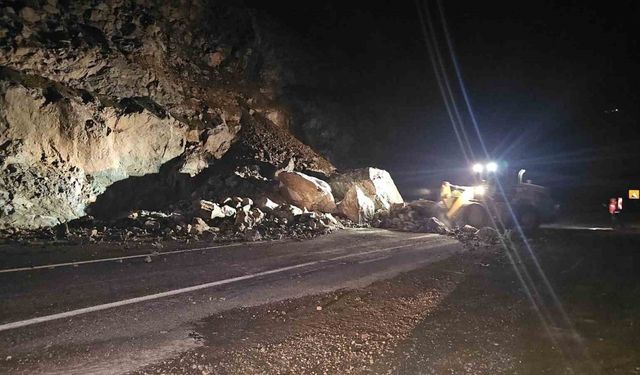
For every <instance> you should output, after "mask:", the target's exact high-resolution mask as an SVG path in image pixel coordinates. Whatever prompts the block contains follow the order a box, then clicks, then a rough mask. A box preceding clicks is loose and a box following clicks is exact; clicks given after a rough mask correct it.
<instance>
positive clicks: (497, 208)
mask: <svg viewBox="0 0 640 375" xmlns="http://www.w3.org/2000/svg"><path fill="white" fill-rule="evenodd" d="M473 171H474V173H475V174H476V181H477V182H478V183H477V184H476V185H474V186H460V185H453V184H451V183H449V182H447V181H444V182H443V183H442V186H441V188H440V202H441V203H440V204H441V206H442V207H443V208H444V211H445V216H446V218H447V219H448V220H449V221H450V222H451V223H452V224H454V225H458V226H463V225H466V224H468V225H472V226H474V227H476V228H480V227H484V226H493V225H499V226H504V227H509V226H512V225H513V224H514V223H515V222H516V221H517V222H518V223H519V224H520V226H521V227H522V228H524V229H527V230H529V229H535V228H537V227H538V226H539V225H540V224H541V223H544V222H550V221H553V220H554V218H555V214H556V211H557V209H558V206H557V205H556V204H555V202H554V201H553V200H552V199H551V195H550V194H549V192H548V190H547V189H546V188H544V187H543V186H540V185H535V184H532V183H531V181H526V182H523V177H524V174H525V172H526V171H525V170H524V169H521V170H520V171H519V172H518V177H517V180H516V181H517V182H516V183H513V182H512V181H509V180H507V181H499V180H498V173H497V172H498V165H497V164H496V163H493V162H492V163H488V164H486V165H482V164H475V165H474V166H473ZM499 184H500V185H499Z"/></svg>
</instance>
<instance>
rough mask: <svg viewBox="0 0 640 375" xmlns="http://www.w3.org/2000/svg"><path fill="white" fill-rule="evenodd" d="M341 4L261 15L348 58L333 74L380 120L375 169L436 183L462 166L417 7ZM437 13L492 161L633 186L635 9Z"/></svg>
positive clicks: (560, 5) (540, 7)
mask: <svg viewBox="0 0 640 375" xmlns="http://www.w3.org/2000/svg"><path fill="white" fill-rule="evenodd" d="M345 3H347V2H344V1H340V2H339V1H327V2H319V3H318V4H316V5H309V4H307V3H305V4H301V5H299V6H298V7H297V8H296V7H293V8H292V7H291V6H285V5H284V3H283V4H282V5H277V3H276V4H274V3H273V2H270V4H269V5H268V6H267V5H264V6H263V7H265V8H266V7H268V8H269V9H268V10H269V11H270V12H271V13H272V14H273V15H274V16H275V17H276V18H279V20H280V21H282V22H283V23H285V24H286V25H287V26H288V27H290V28H292V29H294V30H296V31H298V32H300V33H301V34H302V35H304V36H305V37H306V38H308V40H309V41H310V43H312V44H313V45H315V46H317V48H324V49H327V50H338V51H340V53H341V54H342V55H341V56H347V57H348V59H340V60H339V61H336V62H335V63H336V66H338V65H345V64H346V65H348V67H349V68H350V69H351V70H352V71H353V72H354V74H356V75H359V80H356V81H354V82H351V83H352V84H354V85H355V86H358V87H357V88H356V87H353V88H352V90H353V92H354V93H355V94H357V95H361V96H362V98H363V99H362V100H363V102H365V103H369V104H368V105H370V106H371V108H372V111H374V112H375V113H376V114H378V115H379V116H378V118H379V121H378V122H377V123H376V124H375V126H376V129H372V131H373V132H374V133H376V132H377V133H376V134H380V136H381V137H384V145H385V147H384V148H382V149H383V150H384V152H383V153H380V152H377V151H372V154H371V155H370V158H371V160H372V161H374V162H376V163H378V165H382V166H384V167H387V168H389V169H390V170H392V171H393V172H395V173H396V174H397V175H399V176H400V177H399V178H403V177H402V176H405V177H407V176H414V177H415V178H417V179H429V177H432V178H433V179H439V178H443V177H446V174H447V173H450V172H449V171H450V170H449V169H448V168H450V167H454V166H458V167H462V166H465V167H466V163H465V162H464V160H463V159H462V157H461V153H460V152H459V151H458V150H459V147H458V146H457V143H456V141H455V137H454V133H453V131H452V130H451V129H452V128H451V124H450V122H449V120H448V117H447V116H446V112H445V107H444V104H443V101H442V99H441V96H440V93H439V91H438V88H437V85H436V80H435V76H434V73H433V69H432V66H431V64H430V62H429V55H428V53H427V49H426V47H425V43H424V39H423V37H422V34H421V32H420V24H419V20H418V15H417V11H416V5H415V3H414V2H413V1H398V0H396V1H386V2H371V3H362V2H356V1H353V2H350V3H349V4H345ZM430 4H431V7H432V9H434V10H435V9H436V8H435V7H434V5H435V2H430ZM444 9H445V13H446V18H447V22H448V24H449V30H450V32H451V34H452V37H453V42H454V45H455V49H456V54H457V57H458V61H459V63H460V65H461V67H462V71H463V75H464V78H465V81H464V83H465V84H466V87H467V89H468V91H469V93H470V97H471V100H472V102H473V106H474V109H475V114H476V115H477V118H478V120H479V123H480V126H481V129H482V134H483V137H484V139H485V141H486V143H487V145H488V148H489V150H490V151H491V152H492V154H493V155H492V156H493V157H495V158H502V159H503V160H505V161H508V162H509V163H511V164H512V165H513V166H514V167H515V166H517V167H520V166H521V165H522V166H527V167H530V168H531V169H536V170H538V171H539V172H540V174H541V176H544V177H546V179H547V180H548V181H551V182H553V181H554V180H555V181H556V182H557V183H560V182H562V183H573V184H578V185H585V184H588V183H587V182H585V181H590V182H591V183H593V181H594V180H596V178H595V177H599V178H600V177H608V178H623V179H625V180H635V181H636V182H638V184H640V181H639V180H640V179H636V178H635V176H637V175H638V173H637V172H638V170H640V160H638V159H639V158H638V157H637V155H638V152H636V150H637V149H638V147H639V146H640V127H638V126H637V120H638V118H639V117H640V116H639V112H640V111H639V110H638V108H637V103H638V102H639V100H640V94H639V93H638V89H637V88H638V87H640V73H638V66H639V64H638V63H639V62H640V61H639V60H640V48H639V47H640V46H639V43H640V42H639V41H638V40H639V39H638V37H637V36H638V35H640V26H639V24H638V22H637V20H638V19H640V2H637V1H631V0H629V1H607V2H597V4H595V5H585V4H583V2H581V1H567V2H552V1H525V2H518V1H509V2H492V1H459V0H449V1H445V2H444ZM438 36H439V37H441V36H442V34H439V35H438ZM443 53H445V54H446V53H447V50H443ZM447 66H448V67H450V66H451V64H450V62H448V63H447ZM449 77H450V78H451V79H453V78H454V77H453V75H450V76H449ZM452 82H453V83H455V84H457V81H455V80H452ZM458 99H460V97H458ZM459 104H460V105H462V101H459ZM615 108H617V109H619V112H616V113H612V114H606V113H605V111H607V110H611V109H615ZM467 126H468V127H469V126H470V124H469V123H467ZM468 130H469V131H471V128H470V127H469V128H468ZM377 149H378V150H379V149H380V148H377ZM439 171H442V173H440V172H439ZM407 178H408V177H407Z"/></svg>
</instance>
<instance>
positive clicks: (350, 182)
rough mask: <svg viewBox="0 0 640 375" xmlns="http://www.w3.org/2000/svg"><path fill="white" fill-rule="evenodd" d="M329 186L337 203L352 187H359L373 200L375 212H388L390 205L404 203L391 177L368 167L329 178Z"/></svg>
mask: <svg viewBox="0 0 640 375" xmlns="http://www.w3.org/2000/svg"><path fill="white" fill-rule="evenodd" d="M329 185H330V186H331V190H332V192H333V195H334V197H335V199H336V200H338V201H340V200H342V199H344V198H345V197H346V195H347V193H348V192H349V191H350V190H351V189H352V188H353V187H354V186H357V187H359V188H360V190H361V191H362V192H363V193H364V194H365V195H366V196H367V197H369V198H370V199H371V200H373V202H374V204H375V209H376V210H380V209H381V210H389V209H390V208H391V205H393V204H398V203H403V202H404V201H403V199H402V196H401V195H400V192H399V191H398V188H397V187H396V184H395V183H394V182H393V179H392V178H391V175H390V174H389V172H387V171H385V170H382V169H377V168H371V167H368V168H361V169H354V170H350V171H347V172H345V173H342V174H339V175H336V176H334V177H332V178H330V179H329ZM352 194H353V193H352Z"/></svg>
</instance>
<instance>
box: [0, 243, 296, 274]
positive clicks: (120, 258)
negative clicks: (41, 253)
mask: <svg viewBox="0 0 640 375" xmlns="http://www.w3.org/2000/svg"><path fill="white" fill-rule="evenodd" d="M282 241H284V240H273V241H263V242H254V243H252V245H255V244H266V243H274V242H282ZM240 245H246V242H244V243H243V242H238V243H232V244H227V245H217V246H206V247H197V248H194V249H183V250H174V251H163V252H152V253H145V254H137V255H127V256H122V257H113V258H100V259H91V260H79V261H76V262H66V263H53V264H42V265H39V266H29V267H18V268H7V269H3V270H0V273H9V272H24V271H33V270H41V269H53V268H58V267H68V266H78V265H81V264H90V263H102V262H115V261H118V260H125V259H135V258H146V257H148V256H150V257H155V256H159V255H172V254H181V253H190V252H194V251H204V250H214V249H223V248H227V247H236V246H240Z"/></svg>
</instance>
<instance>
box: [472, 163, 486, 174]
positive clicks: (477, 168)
mask: <svg viewBox="0 0 640 375" xmlns="http://www.w3.org/2000/svg"><path fill="white" fill-rule="evenodd" d="M473 171H474V172H475V173H482V171H484V166H483V165H482V164H480V163H477V164H474V165H473Z"/></svg>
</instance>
